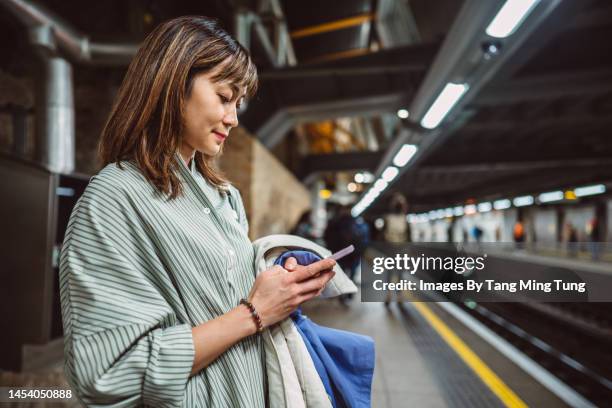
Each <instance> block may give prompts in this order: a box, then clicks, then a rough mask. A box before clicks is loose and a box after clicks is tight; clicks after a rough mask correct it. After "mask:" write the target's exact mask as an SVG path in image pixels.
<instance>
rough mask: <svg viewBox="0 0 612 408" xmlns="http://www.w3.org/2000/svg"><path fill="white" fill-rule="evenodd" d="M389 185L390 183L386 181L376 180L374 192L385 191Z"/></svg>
mask: <svg viewBox="0 0 612 408" xmlns="http://www.w3.org/2000/svg"><path fill="white" fill-rule="evenodd" d="M388 185H389V183H387V182H386V181H385V180H383V179H378V180H376V183H374V190H375V191H378V192H380V191H383V190H384V189H385V188H387V186H388Z"/></svg>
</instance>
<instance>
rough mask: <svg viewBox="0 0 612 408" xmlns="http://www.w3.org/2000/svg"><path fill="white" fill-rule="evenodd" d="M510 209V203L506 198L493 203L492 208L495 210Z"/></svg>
mask: <svg viewBox="0 0 612 408" xmlns="http://www.w3.org/2000/svg"><path fill="white" fill-rule="evenodd" d="M510 207H512V202H511V201H510V200H508V199H506V198H504V199H502V200H497V201H495V202H493V208H495V209H496V210H505V209H507V208H510Z"/></svg>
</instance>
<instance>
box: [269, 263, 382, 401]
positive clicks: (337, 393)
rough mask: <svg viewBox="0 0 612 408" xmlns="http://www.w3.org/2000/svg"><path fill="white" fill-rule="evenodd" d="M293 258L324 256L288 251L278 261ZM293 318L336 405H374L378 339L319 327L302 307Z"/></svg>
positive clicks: (294, 313)
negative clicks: (375, 355) (373, 390)
mask: <svg viewBox="0 0 612 408" xmlns="http://www.w3.org/2000/svg"><path fill="white" fill-rule="evenodd" d="M289 257H294V258H295V259H296V260H297V262H298V264H300V265H309V264H311V263H313V262H316V261H318V260H320V259H321V258H320V257H319V256H317V255H315V254H313V253H312V252H309V251H287V252H284V253H283V254H282V255H281V256H279V257H278V258H277V259H276V261H275V262H274V263H275V264H277V265H284V264H285V261H286V260H287V259H288V258H289ZM291 318H292V319H293V321H294V323H295V325H296V327H297V329H298V332H299V333H300V335H301V336H302V339H303V340H304V343H305V344H306V349H307V350H308V353H309V354H310V356H311V357H312V361H313V363H314V366H315V368H316V370H317V373H318V374H319V376H320V377H321V381H322V382H323V386H324V387H325V391H326V392H327V395H329V397H330V400H331V402H332V405H333V406H334V408H345V407H346V408H358V407H370V406H371V404H370V400H371V390H372V377H373V375H374V340H372V339H371V338H370V337H367V336H363V335H361V334H356V333H351V332H347V331H343V330H336V329H332V328H329V327H323V326H319V325H318V324H316V323H314V322H313V321H312V320H310V319H309V318H308V317H306V316H304V315H302V311H301V310H300V309H298V310H296V311H295V312H293V313H292V314H291Z"/></svg>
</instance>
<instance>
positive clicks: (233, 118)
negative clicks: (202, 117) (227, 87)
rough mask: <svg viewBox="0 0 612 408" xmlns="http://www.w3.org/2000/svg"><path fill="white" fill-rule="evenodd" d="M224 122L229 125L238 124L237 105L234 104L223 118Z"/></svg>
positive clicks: (234, 125)
mask: <svg viewBox="0 0 612 408" xmlns="http://www.w3.org/2000/svg"><path fill="white" fill-rule="evenodd" d="M223 123H224V124H225V125H226V126H228V127H237V126H238V112H237V111H236V107H235V106H232V107H231V108H230V110H229V111H228V112H226V114H225V117H224V118H223Z"/></svg>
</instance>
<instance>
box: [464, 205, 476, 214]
mask: <svg viewBox="0 0 612 408" xmlns="http://www.w3.org/2000/svg"><path fill="white" fill-rule="evenodd" d="M463 212H464V213H465V215H472V214H476V206H475V205H474V204H468V205H466V206H465V207H463Z"/></svg>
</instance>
